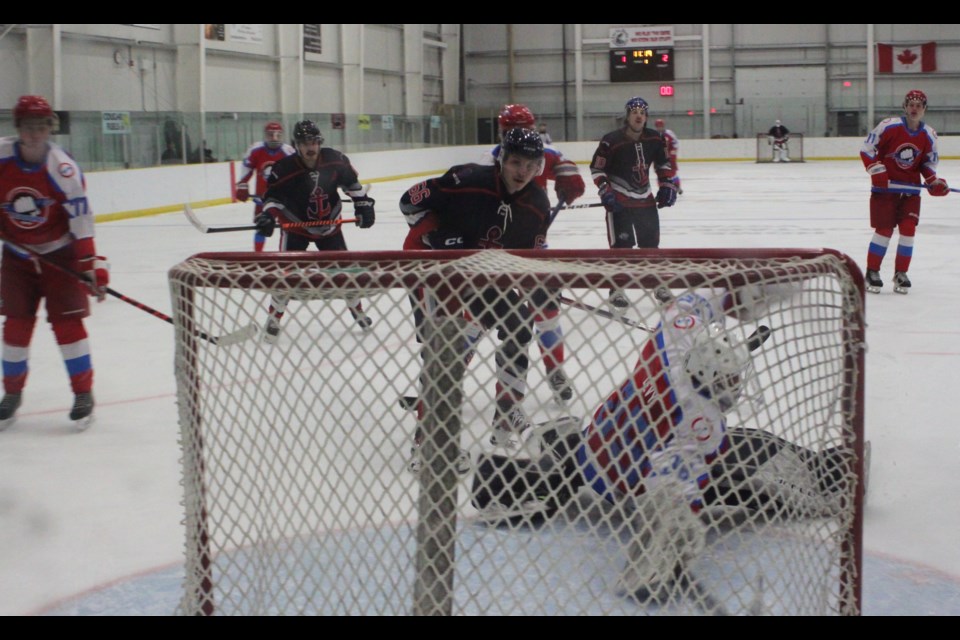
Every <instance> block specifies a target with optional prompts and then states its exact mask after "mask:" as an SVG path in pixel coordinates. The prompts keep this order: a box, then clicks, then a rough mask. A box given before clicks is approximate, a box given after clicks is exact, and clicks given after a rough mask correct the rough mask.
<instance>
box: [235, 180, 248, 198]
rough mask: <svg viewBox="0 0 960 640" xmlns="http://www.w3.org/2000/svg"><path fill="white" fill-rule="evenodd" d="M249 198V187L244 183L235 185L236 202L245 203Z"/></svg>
mask: <svg viewBox="0 0 960 640" xmlns="http://www.w3.org/2000/svg"><path fill="white" fill-rule="evenodd" d="M249 198H250V185H248V184H247V183H246V182H238V183H237V200H239V201H240V202H246V201H247V199H249Z"/></svg>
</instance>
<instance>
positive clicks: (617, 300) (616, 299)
mask: <svg viewBox="0 0 960 640" xmlns="http://www.w3.org/2000/svg"><path fill="white" fill-rule="evenodd" d="M607 302H609V303H610V306H612V307H613V308H614V310H615V311H617V312H623V311H626V310H627V308H628V307H629V306H630V300H628V299H627V296H626V295H625V294H624V293H623V291H622V290H620V289H611V290H610V297H609V298H607Z"/></svg>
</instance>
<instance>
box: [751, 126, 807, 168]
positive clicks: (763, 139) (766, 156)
mask: <svg viewBox="0 0 960 640" xmlns="http://www.w3.org/2000/svg"><path fill="white" fill-rule="evenodd" d="M787 156H788V157H789V158H790V162H805V160H804V155H803V134H802V133H791V134H790V139H789V140H787ZM773 158H774V155H773V138H772V137H770V135H769V134H766V133H758V134H757V162H773V161H774V159H773Z"/></svg>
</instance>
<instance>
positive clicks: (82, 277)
mask: <svg viewBox="0 0 960 640" xmlns="http://www.w3.org/2000/svg"><path fill="white" fill-rule="evenodd" d="M0 240H2V241H3V242H4V243H5V244H7V245H10V246H11V247H13V248H14V249H16V250H17V251H20V252H21V253H26V254H28V255H30V256H32V257H33V258H36V259H37V260H40V261H41V262H43V263H44V264H48V265H50V266H51V267H53V268H54V269H57V270H59V271H62V272H63V273H66V274H68V275H71V276H73V277H74V278H76V279H77V280H79V281H80V282H83V283H84V284H86V285H87V286H88V287H90V288H91V289H92V290H94V291H96V290H102V291H103V292H105V293H108V294H110V295H111V296H113V297H115V298H119V299H120V300H123V301H124V302H126V303H127V304H129V305H133V306H134V307H136V308H137V309H140V310H141V311H146V312H147V313H149V314H150V315H152V316H154V317H157V318H160V319H161V320H163V321H165V322H169V323H170V324H174V322H173V318H171V317H170V316H168V315H167V314H165V313H163V312H161V311H157V310H156V309H154V308H153V307H149V306H147V305H145V304H143V303H142V302H139V301H137V300H134V299H133V298H130V297H128V296H125V295H123V294H122V293H120V292H119V291H116V290H114V289H111V288H110V287H97V286H96V284H95V283H93V282H91V281H90V278H88V277H87V274H85V273H80V272H79V271H74V270H73V269H71V268H70V267H66V266H64V265H62V264H60V263H58V262H55V261H54V260H51V259H50V258H48V257H47V256H45V255H43V254H42V253H37V252H36V251H33V250H32V249H29V248H27V247H25V246H23V245H20V244H17V243H16V242H12V241H10V240H7V239H5V238H0ZM251 329H252V332H253V333H256V331H257V328H256V327H255V326H253V325H251V326H250V327H247V328H245V329H242V330H240V331H236V332H234V333H231V334H228V335H229V336H230V339H226V336H224V337H223V338H218V337H216V336H210V335H207V334H206V333H204V332H203V331H197V332H196V334H197V336H198V337H200V338H202V339H204V340H207V341H209V342H212V343H213V344H220V345H226V344H233V343H234V342H239V341H240V340H241V339H246V338H247V337H250V335H252V334H250V335H247V334H248V333H249V332H250V330H251Z"/></svg>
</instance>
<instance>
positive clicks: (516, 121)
mask: <svg viewBox="0 0 960 640" xmlns="http://www.w3.org/2000/svg"><path fill="white" fill-rule="evenodd" d="M497 123H498V124H499V125H500V135H501V136H502V135H504V134H505V133H506V132H507V131H509V130H510V129H516V128H520V129H533V127H534V124H535V123H536V119H535V118H534V117H533V112H532V111H530V109H528V108H527V107H526V105H522V104H508V105H506V106H505V107H504V108H503V109H501V110H500V115H499V116H497Z"/></svg>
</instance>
